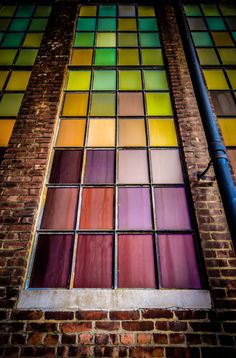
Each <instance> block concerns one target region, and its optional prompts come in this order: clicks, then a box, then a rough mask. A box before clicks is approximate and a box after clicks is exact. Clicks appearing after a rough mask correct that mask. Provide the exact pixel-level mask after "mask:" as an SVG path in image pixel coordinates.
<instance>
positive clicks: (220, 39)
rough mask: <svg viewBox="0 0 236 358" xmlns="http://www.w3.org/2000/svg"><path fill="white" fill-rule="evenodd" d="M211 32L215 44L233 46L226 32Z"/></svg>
mask: <svg viewBox="0 0 236 358" xmlns="http://www.w3.org/2000/svg"><path fill="white" fill-rule="evenodd" d="M211 34H212V37H213V39H214V42H215V44H216V46H234V44H233V41H232V39H231V37H230V35H229V33H228V32H212V33H211Z"/></svg>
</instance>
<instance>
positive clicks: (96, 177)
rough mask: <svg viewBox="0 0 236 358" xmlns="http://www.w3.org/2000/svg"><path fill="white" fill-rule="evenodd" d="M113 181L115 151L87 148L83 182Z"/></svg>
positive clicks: (103, 182)
mask: <svg viewBox="0 0 236 358" xmlns="http://www.w3.org/2000/svg"><path fill="white" fill-rule="evenodd" d="M114 181H115V151H114V150H87V153H86V167H85V177H84V183H86V184H112V183H114Z"/></svg>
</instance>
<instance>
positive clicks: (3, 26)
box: [0, 19, 10, 31]
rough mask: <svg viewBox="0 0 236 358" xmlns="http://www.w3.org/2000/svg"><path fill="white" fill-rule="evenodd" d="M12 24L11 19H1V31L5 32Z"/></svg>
mask: <svg viewBox="0 0 236 358" xmlns="http://www.w3.org/2000/svg"><path fill="white" fill-rule="evenodd" d="M9 23H10V19H1V20H0V31H5V30H6V29H7V27H8V25H9Z"/></svg>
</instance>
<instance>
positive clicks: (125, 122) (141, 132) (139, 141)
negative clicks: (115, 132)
mask: <svg viewBox="0 0 236 358" xmlns="http://www.w3.org/2000/svg"><path fill="white" fill-rule="evenodd" d="M145 145H146V134H145V124H144V120H143V119H120V120H119V146H121V147H142V146H145Z"/></svg>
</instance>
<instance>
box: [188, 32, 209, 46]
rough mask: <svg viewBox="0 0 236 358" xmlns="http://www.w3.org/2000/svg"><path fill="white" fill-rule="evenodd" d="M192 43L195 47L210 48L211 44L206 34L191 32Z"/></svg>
mask: <svg viewBox="0 0 236 358" xmlns="http://www.w3.org/2000/svg"><path fill="white" fill-rule="evenodd" d="M192 37H193V42H194V44H195V46H206V47H207V46H208V47H212V46H213V43H212V41H211V37H210V35H209V34H208V32H197V31H196V32H192Z"/></svg>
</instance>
